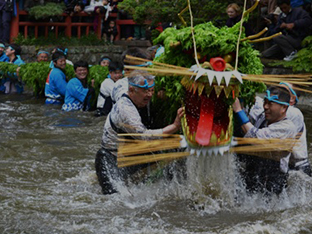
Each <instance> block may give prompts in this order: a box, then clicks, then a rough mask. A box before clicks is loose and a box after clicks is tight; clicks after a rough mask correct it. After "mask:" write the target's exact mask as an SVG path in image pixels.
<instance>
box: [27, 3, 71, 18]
mask: <svg viewBox="0 0 312 234" xmlns="http://www.w3.org/2000/svg"><path fill="white" fill-rule="evenodd" d="M64 10H65V4H63V3H53V2H49V3H47V4H46V5H37V6H34V7H32V8H30V10H29V15H30V16H32V17H34V18H35V19H46V18H50V17H52V16H60V15H62V14H63V12H64Z"/></svg>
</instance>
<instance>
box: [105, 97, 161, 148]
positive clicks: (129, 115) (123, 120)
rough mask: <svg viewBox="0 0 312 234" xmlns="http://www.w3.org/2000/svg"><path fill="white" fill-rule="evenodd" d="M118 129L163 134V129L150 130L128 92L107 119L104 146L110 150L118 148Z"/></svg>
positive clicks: (128, 131)
mask: <svg viewBox="0 0 312 234" xmlns="http://www.w3.org/2000/svg"><path fill="white" fill-rule="evenodd" d="M117 129H118V130H119V131H122V132H127V133H145V134H162V129H156V130H150V129H147V128H146V127H145V126H144V124H143V123H142V119H141V116H140V113H139V111H138V108H137V107H136V106H135V104H134V103H133V102H132V101H131V99H130V98H129V96H128V95H127V94H123V95H122V97H121V98H120V99H119V100H118V102H117V103H116V104H115V105H114V106H113V108H112V110H111V112H110V113H109V115H108V117H107V119H106V122H105V125H104V133H103V136H102V143H101V145H102V148H105V149H108V150H116V149H117V148H118V136H117V131H116V130H117Z"/></svg>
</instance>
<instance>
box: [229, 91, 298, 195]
mask: <svg viewBox="0 0 312 234" xmlns="http://www.w3.org/2000/svg"><path fill="white" fill-rule="evenodd" d="M266 93H267V94H266V96H265V97H264V103H263V108H264V114H265V115H264V117H265V118H258V119H257V120H256V122H255V124H254V125H253V124H252V123H251V122H250V121H249V118H248V117H247V115H246V113H245V112H244V111H243V110H242V108H241V105H240V102H239V100H238V99H237V100H236V101H235V103H234V104H233V111H234V112H235V113H236V117H237V120H238V122H239V124H240V126H241V128H242V130H243V131H244V133H245V137H246V138H259V139H271V138H278V139H287V138H295V137H296V127H295V125H294V124H293V122H292V121H291V120H290V119H288V118H287V117H286V112H287V109H288V107H289V102H290V95H289V92H288V90H287V89H286V88H284V87H270V88H269V89H268V90H267V92H266ZM274 154H275V155H273V154H272V152H269V153H268V155H266V156H270V157H271V158H270V159H268V158H264V157H263V156H264V154H262V155H261V154H259V156H260V157H255V156H247V157H246V160H245V163H246V167H245V171H244V179H245V182H246V188H247V190H248V191H250V192H264V193H276V194H280V193H281V192H282V190H283V189H284V188H285V187H286V186H287V177H288V169H289V167H288V163H289V158H290V155H291V153H290V152H287V151H286V152H274Z"/></svg>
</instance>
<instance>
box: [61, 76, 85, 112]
mask: <svg viewBox="0 0 312 234" xmlns="http://www.w3.org/2000/svg"><path fill="white" fill-rule="evenodd" d="M88 94H90V92H89V89H88V88H86V87H84V86H83V84H82V83H81V81H80V80H79V79H78V78H72V79H71V80H70V81H69V82H68V84H67V86H66V93H65V101H64V104H63V106H62V110H63V111H77V110H88V109H89V108H88V105H86V106H85V103H88V99H90V95H88Z"/></svg>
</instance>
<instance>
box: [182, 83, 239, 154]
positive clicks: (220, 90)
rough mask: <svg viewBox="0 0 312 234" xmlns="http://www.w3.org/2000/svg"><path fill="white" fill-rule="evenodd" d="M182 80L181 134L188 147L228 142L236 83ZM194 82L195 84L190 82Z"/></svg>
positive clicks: (231, 132)
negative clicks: (224, 83) (183, 95)
mask: <svg viewBox="0 0 312 234" xmlns="http://www.w3.org/2000/svg"><path fill="white" fill-rule="evenodd" d="M192 82H193V85H188V84H190V82H188V81H185V80H184V82H182V84H183V85H184V87H185V88H186V96H185V115H184V117H183V119H182V128H183V132H184V136H186V140H187V142H188V144H189V146H190V147H192V148H199V147H208V148H209V147H216V146H224V145H228V144H229V143H230V142H231V138H232V135H233V121H232V120H233V112H232V106H231V100H233V99H234V98H235V97H237V96H238V92H239V87H238V85H237V84H230V85H228V86H225V85H223V84H221V85H217V84H212V86H210V85H209V84H208V83H202V82H195V83H194V81H192ZM194 84H195V85H194Z"/></svg>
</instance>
